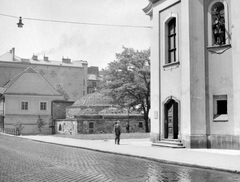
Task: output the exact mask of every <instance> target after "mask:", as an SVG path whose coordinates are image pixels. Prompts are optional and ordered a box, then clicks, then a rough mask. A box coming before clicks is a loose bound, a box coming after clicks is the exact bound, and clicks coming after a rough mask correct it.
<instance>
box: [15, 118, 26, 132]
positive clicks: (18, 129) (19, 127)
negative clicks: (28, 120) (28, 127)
mask: <svg viewBox="0 0 240 182" xmlns="http://www.w3.org/2000/svg"><path fill="white" fill-rule="evenodd" d="M14 127H15V129H16V132H17V135H21V133H22V130H23V128H24V127H23V124H22V123H21V122H20V121H18V122H16V123H14Z"/></svg>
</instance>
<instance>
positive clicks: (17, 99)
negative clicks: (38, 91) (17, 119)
mask: <svg viewBox="0 0 240 182" xmlns="http://www.w3.org/2000/svg"><path fill="white" fill-rule="evenodd" d="M61 98H62V97H58V96H51V97H49V96H29V95H26V96H23V95H6V96H5V115H9V114H23V115H24V114H25V115H51V102H52V100H58V99H59V100H60V99H61ZM21 101H28V102H29V103H28V104H29V105H28V110H21ZM41 101H46V102H47V110H46V111H41V110H40V102H41Z"/></svg>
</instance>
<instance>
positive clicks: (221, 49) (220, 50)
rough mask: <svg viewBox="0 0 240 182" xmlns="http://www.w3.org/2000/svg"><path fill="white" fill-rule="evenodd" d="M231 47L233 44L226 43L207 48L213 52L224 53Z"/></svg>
mask: <svg viewBox="0 0 240 182" xmlns="http://www.w3.org/2000/svg"><path fill="white" fill-rule="evenodd" d="M231 47H232V46H231V44H226V45H219V46H208V47H207V49H208V51H209V52H211V53H212V54H222V53H224V52H225V51H226V50H228V49H230V48H231Z"/></svg>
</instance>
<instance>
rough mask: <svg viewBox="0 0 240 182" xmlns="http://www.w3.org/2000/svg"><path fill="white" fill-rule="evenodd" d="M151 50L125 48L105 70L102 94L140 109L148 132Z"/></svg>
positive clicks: (125, 105)
mask: <svg viewBox="0 0 240 182" xmlns="http://www.w3.org/2000/svg"><path fill="white" fill-rule="evenodd" d="M149 57H150V49H147V50H142V51H138V50H134V49H132V48H126V47H123V52H122V53H117V54H116V60H115V61H113V62H110V63H109V64H108V67H107V68H105V69H104V70H103V73H104V74H103V79H104V81H105V84H104V85H103V86H102V87H103V88H102V90H101V91H102V92H105V93H106V94H108V95H109V96H111V97H112V98H113V99H114V101H115V102H116V104H118V105H120V106H123V107H125V108H126V107H127V109H128V110H129V109H130V108H133V109H138V110H140V111H141V112H143V114H144V120H145V126H146V132H149V126H148V124H149V119H148V113H149V110H150V58H149Z"/></svg>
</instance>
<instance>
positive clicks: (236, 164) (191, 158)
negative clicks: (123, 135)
mask: <svg viewBox="0 0 240 182" xmlns="http://www.w3.org/2000/svg"><path fill="white" fill-rule="evenodd" d="M20 137H21V138H25V139H31V140H34V141H40V142H46V143H52V144H58V145H64V146H70V147H77V148H85V149H90V150H95V151H102V152H106V153H114V154H120V155H125V156H134V157H140V158H146V159H151V160H156V161H160V162H163V163H170V164H180V165H186V166H195V167H201V168H206V169H216V170H222V171H228V172H235V173H240V151H238V150H217V149H172V148H163V147H153V146H151V142H150V140H149V139H122V140H121V143H120V145H115V144H114V140H79V139H72V138H61V137H54V136H38V135H37V136H36V135H35V136H20Z"/></svg>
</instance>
